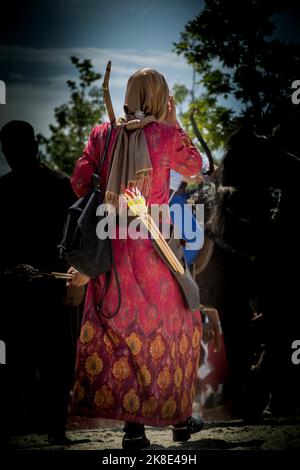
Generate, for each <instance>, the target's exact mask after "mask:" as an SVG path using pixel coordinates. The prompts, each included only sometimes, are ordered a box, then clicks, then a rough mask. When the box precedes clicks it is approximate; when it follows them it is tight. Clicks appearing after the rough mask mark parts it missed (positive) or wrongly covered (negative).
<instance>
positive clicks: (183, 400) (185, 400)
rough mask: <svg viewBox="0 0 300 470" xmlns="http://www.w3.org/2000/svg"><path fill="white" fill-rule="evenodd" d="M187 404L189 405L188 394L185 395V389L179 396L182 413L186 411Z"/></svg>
mask: <svg viewBox="0 0 300 470" xmlns="http://www.w3.org/2000/svg"><path fill="white" fill-rule="evenodd" d="M188 405H189V399H188V395H187V393H186V391H184V392H183V396H182V398H181V412H182V413H186V412H187V408H188Z"/></svg>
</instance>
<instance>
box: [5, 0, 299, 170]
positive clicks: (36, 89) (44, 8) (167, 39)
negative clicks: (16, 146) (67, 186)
mask: <svg viewBox="0 0 300 470" xmlns="http://www.w3.org/2000/svg"><path fill="white" fill-rule="evenodd" d="M202 7H203V1H202V0H148V1H146V0H126V1H124V0H106V1H105V2H104V1H103V0H98V1H96V0H91V1H84V0H60V1H58V0H54V1H50V0H23V1H21V0H20V1H18V0H17V1H14V2H11V4H10V3H9V2H7V8H6V11H5V12H4V13H3V14H2V13H1V19H0V79H2V80H4V81H5V82H6V84H7V104H6V105H1V106H0V127H1V126H2V125H3V124H4V123H5V122H7V121H9V120H11V119H24V120H28V121H29V122H31V123H32V124H33V126H34V127H35V130H36V132H43V133H47V131H48V125H49V123H50V122H51V121H52V119H53V110H54V107H55V106H57V105H59V104H62V103H63V102H65V101H66V100H67V99H68V89H67V86H66V83H65V82H66V80H67V79H70V78H72V77H73V76H74V68H73V66H72V65H71V64H70V62H69V57H70V56H72V55H76V56H78V57H79V58H81V59H83V58H90V59H92V61H93V64H94V65H95V67H96V69H97V70H99V71H100V72H101V73H103V72H104V70H105V65H106V62H107V61H108V60H109V59H111V60H112V67H113V68H112V74H111V95H112V99H113V103H114V107H115V111H116V114H120V113H121V112H122V104H123V97H124V92H125V86H126V82H127V79H128V77H129V76H130V75H131V74H132V73H133V72H134V71H135V70H137V69H139V68H142V67H154V68H156V69H158V70H159V71H160V72H161V73H163V74H164V75H165V77H166V79H167V81H168V83H169V85H170V87H172V85H173V84H174V83H176V82H181V83H184V84H185V85H186V86H187V87H188V88H191V86H192V70H191V67H190V66H188V65H187V64H186V62H185V60H184V59H183V58H182V57H178V56H177V55H176V54H175V53H174V52H172V49H173V42H175V41H177V40H178V39H179V35H180V32H181V31H183V29H184V26H185V24H186V23H187V21H189V20H192V19H193V18H194V17H195V16H196V15H197V14H198V13H199V12H200V11H201V9H202ZM298 21H299V17H298V18H297V17H295V16H291V15H289V14H288V13H286V14H284V15H282V16H281V18H280V22H279V29H278V35H279V37H280V36H282V37H286V35H287V34H290V35H294V36H295V35H298V37H299V29H298ZM99 85H100V83H99ZM1 165H2V167H3V161H2V163H1V157H0V171H1Z"/></svg>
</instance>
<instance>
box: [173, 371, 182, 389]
mask: <svg viewBox="0 0 300 470" xmlns="http://www.w3.org/2000/svg"><path fill="white" fill-rule="evenodd" d="M182 379H183V372H182V369H181V367H179V366H177V367H176V370H175V372H174V384H175V387H177V388H180V386H181V384H182Z"/></svg>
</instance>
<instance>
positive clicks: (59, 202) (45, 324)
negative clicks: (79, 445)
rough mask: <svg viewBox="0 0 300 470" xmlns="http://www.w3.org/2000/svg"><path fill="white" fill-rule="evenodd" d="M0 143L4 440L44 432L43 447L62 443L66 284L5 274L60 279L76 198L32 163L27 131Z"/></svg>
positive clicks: (21, 125)
mask: <svg viewBox="0 0 300 470" xmlns="http://www.w3.org/2000/svg"><path fill="white" fill-rule="evenodd" d="M0 140H1V143H2V150H3V153H4V155H5V158H6V160H7V162H8V164H9V165H10V167H11V169H12V171H11V172H9V173H7V174H6V175H4V176H2V177H1V178H0V213H1V230H0V268H1V271H2V274H1V275H0V276H1V282H0V302H1V314H0V339H1V340H4V341H5V343H6V347H7V365H6V366H5V370H4V368H3V367H2V369H1V370H2V372H1V373H3V374H6V375H5V386H4V388H2V395H4V396H2V404H1V407H3V406H4V410H6V412H7V413H6V419H7V421H8V423H9V427H10V431H11V433H15V432H20V431H21V432H22V431H28V430H31V431H40V432H48V434H49V439H50V442H57V443H59V442H64V440H65V420H66V413H67V404H68V398H69V389H70V387H69V384H70V380H72V373H73V364H72V361H73V357H72V341H71V333H72V328H71V321H72V318H71V317H70V315H71V313H72V312H71V311H70V309H68V308H66V307H65V306H64V304H63V296H64V295H65V290H66V287H65V282H64V281H63V280H57V279H51V278H50V279H49V278H43V277H41V278H34V279H30V278H29V277H27V276H23V275H22V276H19V275H15V274H7V272H8V271H9V272H13V273H14V272H15V268H16V266H17V265H20V264H28V265H31V266H33V267H34V268H37V269H39V270H41V271H47V272H49V271H62V272H65V271H66V269H67V266H66V265H65V263H64V262H62V261H61V260H59V259H58V255H57V245H58V244H59V242H60V241H61V238H62V230H63V224H64V221H65V217H66V209H67V208H68V207H69V206H70V205H71V204H72V203H73V202H74V200H75V199H76V197H75V195H74V193H73V190H72V189H71V186H70V182H69V178H68V177H67V176H66V175H64V174H62V173H60V172H57V171H53V170H51V169H50V168H48V167H47V166H46V165H44V164H41V163H40V162H39V161H38V158H37V155H38V143H37V140H36V139H35V135H34V130H33V128H32V126H31V125H30V124H29V123H27V122H24V121H11V122H9V123H8V124H6V125H5V126H4V127H3V128H2V129H1V131H0ZM4 271H5V273H4ZM0 412H1V410H0ZM2 412H3V410H2ZM2 418H3V416H2ZM0 420H1V418H0ZM2 423H3V420H2Z"/></svg>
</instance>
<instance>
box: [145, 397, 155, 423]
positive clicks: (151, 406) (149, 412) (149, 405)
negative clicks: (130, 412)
mask: <svg viewBox="0 0 300 470" xmlns="http://www.w3.org/2000/svg"><path fill="white" fill-rule="evenodd" d="M157 406H158V403H157V399H156V398H155V397H154V396H152V397H150V398H149V400H146V401H144V403H143V406H142V415H143V416H145V418H151V417H152V416H153V415H154V413H155V412H156V409H157Z"/></svg>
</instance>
